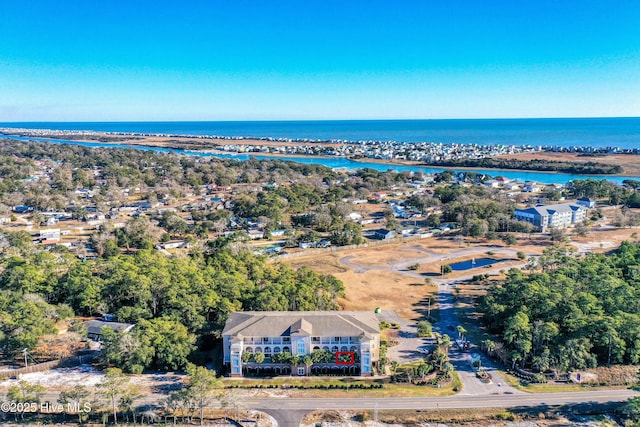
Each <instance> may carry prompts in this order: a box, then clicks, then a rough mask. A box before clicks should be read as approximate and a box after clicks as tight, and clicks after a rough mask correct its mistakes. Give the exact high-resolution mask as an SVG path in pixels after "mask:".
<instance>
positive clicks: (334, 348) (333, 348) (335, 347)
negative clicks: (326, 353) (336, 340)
mask: <svg viewBox="0 0 640 427" xmlns="http://www.w3.org/2000/svg"><path fill="white" fill-rule="evenodd" d="M336 351H338V346H337V345H334V346H333V347H331V352H332V353H335V352H336Z"/></svg>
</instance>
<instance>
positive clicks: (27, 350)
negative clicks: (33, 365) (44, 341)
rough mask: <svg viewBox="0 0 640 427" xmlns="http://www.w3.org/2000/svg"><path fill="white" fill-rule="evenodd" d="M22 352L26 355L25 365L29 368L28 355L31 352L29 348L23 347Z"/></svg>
mask: <svg viewBox="0 0 640 427" xmlns="http://www.w3.org/2000/svg"><path fill="white" fill-rule="evenodd" d="M22 354H23V355H24V367H25V368H28V367H29V362H28V361H27V355H28V354H29V349H27V348H23V349H22Z"/></svg>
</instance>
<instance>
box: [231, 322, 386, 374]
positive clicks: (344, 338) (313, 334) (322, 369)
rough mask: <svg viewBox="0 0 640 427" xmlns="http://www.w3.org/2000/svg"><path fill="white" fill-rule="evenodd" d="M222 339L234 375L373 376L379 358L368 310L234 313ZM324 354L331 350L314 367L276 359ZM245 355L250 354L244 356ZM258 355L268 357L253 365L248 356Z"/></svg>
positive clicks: (374, 325) (377, 331) (375, 325)
mask: <svg viewBox="0 0 640 427" xmlns="http://www.w3.org/2000/svg"><path fill="white" fill-rule="evenodd" d="M222 338H223V346H224V363H225V365H226V366H227V368H228V370H229V372H230V374H231V376H233V377H239V376H243V375H244V374H247V373H256V374H265V375H267V374H269V375H274V374H275V375H277V374H293V375H309V374H317V375H322V374H334V375H335V374H344V375H362V376H369V375H372V372H373V370H374V368H375V367H376V366H377V364H378V360H379V358H380V327H379V320H378V318H377V317H376V315H375V313H373V312H368V311H249V312H236V313H231V316H230V317H229V320H227V322H226V324H225V327H224V330H223V331H222ZM320 350H324V352H325V354H328V352H331V353H332V355H331V357H330V360H325V361H323V362H322V363H314V364H313V365H312V366H306V365H304V364H303V363H302V362H299V363H280V362H279V360H278V357H275V358H272V356H273V355H275V354H277V353H290V354H291V355H293V356H299V358H300V360H302V359H303V358H304V356H306V355H310V354H312V353H313V352H316V351H320ZM245 352H246V353H250V354H248V355H246V356H245V357H243V353H245ZM256 353H262V354H264V356H265V359H264V361H262V362H261V363H256V362H255V361H250V360H249V357H247V356H250V355H255V354H256ZM336 353H337V354H336ZM342 356H346V359H342ZM243 360H244V362H243Z"/></svg>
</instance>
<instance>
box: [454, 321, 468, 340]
mask: <svg viewBox="0 0 640 427" xmlns="http://www.w3.org/2000/svg"><path fill="white" fill-rule="evenodd" d="M456 329H457V330H458V339H459V340H462V341H464V336H465V335H466V334H467V330H466V329H465V328H464V327H463V326H462V325H458V327H457V328H456Z"/></svg>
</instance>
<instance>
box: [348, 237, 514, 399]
mask: <svg viewBox="0 0 640 427" xmlns="http://www.w3.org/2000/svg"><path fill="white" fill-rule="evenodd" d="M492 250H493V251H494V252H496V253H500V254H502V255H507V254H508V255H509V256H513V257H514V258H515V256H516V254H517V250H515V249H511V248H495V249H492ZM486 251H487V248H484V247H481V248H465V249H460V250H458V251H454V252H452V253H451V254H449V255H446V258H443V255H440V254H433V253H429V251H427V250H425V251H424V252H425V253H426V254H428V255H429V256H426V257H420V258H413V259H409V260H403V261H400V262H391V263H388V264H387V265H374V266H363V265H359V264H357V263H354V262H353V259H354V258H355V257H354V256H346V257H343V258H341V259H340V262H341V263H343V264H345V265H348V266H349V267H351V268H353V269H354V271H355V272H356V273H364V272H366V271H370V270H387V271H394V272H396V273H400V274H405V275H409V276H412V277H419V278H423V276H422V275H420V274H419V273H415V272H413V271H408V270H406V268H407V267H408V266H410V265H412V264H415V263H416V262H417V263H424V264H426V263H433V262H442V260H443V259H454V258H459V257H463V256H468V255H473V254H484V253H486ZM525 265H526V263H524V262H523V263H522V264H519V265H515V266H510V268H512V267H513V268H522V267H524V266H525ZM503 268H504V267H502V266H499V265H497V266H496V267H494V268H483V269H482V273H483V274H490V275H491V274H496V273H498V272H499V271H500V270H502V269H503ZM470 271H473V272H472V273H469V274H468V275H466V276H462V277H456V278H455V279H447V278H437V279H433V283H434V284H436V285H437V286H438V314H439V321H438V322H436V323H435V324H434V325H433V330H434V332H438V333H440V334H447V335H449V336H450V337H451V340H452V342H453V341H455V339H456V338H458V332H457V331H456V326H458V325H459V324H460V321H459V320H458V316H457V314H456V312H455V308H454V303H453V295H452V291H453V283H454V282H463V281H466V280H470V279H471V278H472V277H473V276H475V275H477V274H478V271H477V270H470ZM378 318H379V319H380V321H385V322H389V323H393V322H395V323H398V324H399V325H400V331H401V332H400V339H399V340H398V341H399V344H398V345H397V346H393V347H389V348H388V350H387V357H388V358H389V360H397V361H398V362H400V363H406V362H411V361H415V360H417V359H419V358H422V357H424V355H423V354H421V353H420V352H418V351H417V348H418V347H420V346H422V345H425V339H424V338H418V335H417V326H416V323H414V322H411V323H410V322H407V321H405V320H404V319H402V318H400V317H399V316H398V315H397V314H396V313H395V312H394V311H390V310H385V311H383V312H382V313H379V314H378ZM478 344H479V343H471V348H470V349H469V350H467V351H460V350H458V349H457V346H455V345H453V346H452V347H451V349H450V352H449V356H450V359H451V363H452V364H453V366H454V368H455V370H456V371H457V372H458V375H459V376H460V381H461V382H462V392H461V393H460V395H462V396H470V395H474V396H488V395H501V394H503V395H511V394H525V393H524V392H522V391H520V390H517V389H515V388H513V387H511V386H509V385H508V384H507V383H506V382H505V380H504V378H502V376H501V375H500V374H499V372H498V371H497V369H496V366H495V364H494V363H493V362H492V361H491V360H490V359H489V358H488V357H486V356H485V355H484V354H483V353H482V352H481V351H480V349H479V347H478ZM471 354H477V355H478V357H480V360H481V363H482V366H484V368H485V370H486V371H487V372H488V373H489V374H490V375H491V381H490V382H489V383H483V382H482V381H480V379H479V378H477V377H476V375H475V372H476V370H475V368H473V366H471Z"/></svg>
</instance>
